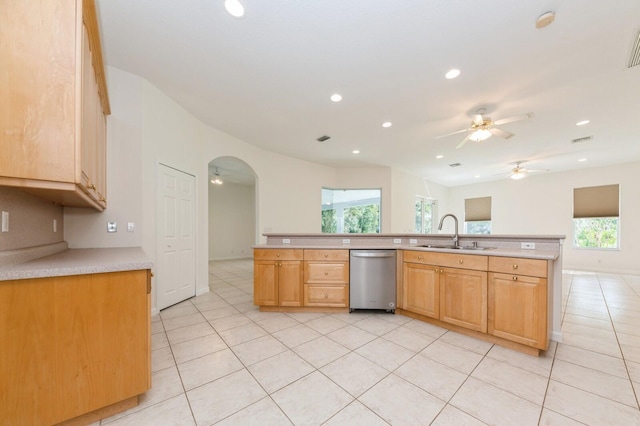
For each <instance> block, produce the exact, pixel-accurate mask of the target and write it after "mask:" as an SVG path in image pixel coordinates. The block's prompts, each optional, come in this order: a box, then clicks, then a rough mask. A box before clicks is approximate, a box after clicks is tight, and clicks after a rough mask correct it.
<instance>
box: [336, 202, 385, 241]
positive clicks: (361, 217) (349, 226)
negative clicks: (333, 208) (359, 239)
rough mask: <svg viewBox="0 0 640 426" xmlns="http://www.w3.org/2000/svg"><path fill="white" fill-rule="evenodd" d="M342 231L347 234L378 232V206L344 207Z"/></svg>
mask: <svg viewBox="0 0 640 426" xmlns="http://www.w3.org/2000/svg"><path fill="white" fill-rule="evenodd" d="M344 232H345V233H348V234H377V233H379V232H380V206H379V205H377V204H370V205H368V206H356V207H349V208H347V209H344Z"/></svg>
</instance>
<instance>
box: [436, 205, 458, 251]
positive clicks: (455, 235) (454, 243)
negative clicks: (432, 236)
mask: <svg viewBox="0 0 640 426" xmlns="http://www.w3.org/2000/svg"><path fill="white" fill-rule="evenodd" d="M447 216H450V217H452V218H453V220H454V221H455V223H456V233H455V234H453V246H454V247H460V244H459V243H458V218H457V217H455V215H452V214H451V213H448V214H445V215H444V216H442V219H440V225H438V231H442V222H444V218H445V217H447Z"/></svg>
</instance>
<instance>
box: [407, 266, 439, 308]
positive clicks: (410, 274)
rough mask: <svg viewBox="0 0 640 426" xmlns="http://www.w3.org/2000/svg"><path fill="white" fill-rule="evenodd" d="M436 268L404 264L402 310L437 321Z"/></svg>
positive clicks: (437, 279)
mask: <svg viewBox="0 0 640 426" xmlns="http://www.w3.org/2000/svg"><path fill="white" fill-rule="evenodd" d="M438 271H439V269H438V267H437V266H433V265H421V264H418V263H409V262H404V264H403V271H402V273H403V277H402V282H403V286H404V289H403V292H402V303H403V307H404V309H406V310H407V311H411V312H415V313H416V314H421V315H425V316H428V317H431V318H436V319H438V318H439V317H440V274H439V272H438Z"/></svg>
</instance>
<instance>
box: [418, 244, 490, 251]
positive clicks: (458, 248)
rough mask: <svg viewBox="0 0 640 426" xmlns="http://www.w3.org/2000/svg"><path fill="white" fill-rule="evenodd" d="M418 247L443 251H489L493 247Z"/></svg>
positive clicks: (425, 245) (429, 245)
mask: <svg viewBox="0 0 640 426" xmlns="http://www.w3.org/2000/svg"><path fill="white" fill-rule="evenodd" d="M420 247H424V248H432V249H444V250H491V249H493V248H495V247H475V246H468V247H464V246H459V247H456V246H439V245H435V244H424V245H421V246H420Z"/></svg>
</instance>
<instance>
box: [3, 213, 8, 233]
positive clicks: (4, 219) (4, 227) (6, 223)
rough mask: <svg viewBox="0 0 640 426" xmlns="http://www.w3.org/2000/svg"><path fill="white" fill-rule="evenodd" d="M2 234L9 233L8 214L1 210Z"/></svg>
mask: <svg viewBox="0 0 640 426" xmlns="http://www.w3.org/2000/svg"><path fill="white" fill-rule="evenodd" d="M2 232H9V212H8V211H5V210H2Z"/></svg>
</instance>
